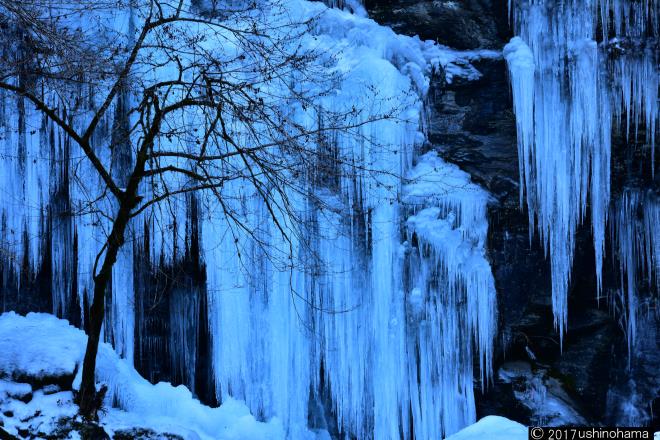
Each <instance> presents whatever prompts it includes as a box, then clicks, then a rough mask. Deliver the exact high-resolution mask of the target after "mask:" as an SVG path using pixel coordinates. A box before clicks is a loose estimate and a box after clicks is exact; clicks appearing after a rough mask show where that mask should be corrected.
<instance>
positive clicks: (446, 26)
mask: <svg viewBox="0 0 660 440" xmlns="http://www.w3.org/2000/svg"><path fill="white" fill-rule="evenodd" d="M364 3H365V6H366V7H367V9H368V10H369V16H371V17H372V18H374V19H375V20H376V21H378V22H379V23H381V24H385V25H388V26H391V27H392V29H394V30H395V31H396V32H398V33H401V34H407V35H419V37H420V38H421V39H423V40H435V41H437V42H438V43H440V44H444V45H447V46H451V47H454V48H456V49H477V48H498V47H500V46H501V44H500V42H501V41H502V40H503V39H506V38H507V35H508V33H509V29H508V26H507V20H508V19H507V9H508V8H507V2H506V0H453V1H452V0H449V1H438V0H421V1H418V0H365V1H364Z"/></svg>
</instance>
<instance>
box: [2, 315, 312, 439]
mask: <svg viewBox="0 0 660 440" xmlns="http://www.w3.org/2000/svg"><path fill="white" fill-rule="evenodd" d="M86 342H87V336H86V335H85V333H83V332H82V331H81V330H79V329H77V328H75V327H73V326H71V325H69V323H68V322H67V321H65V320H62V319H58V318H56V317H54V316H52V315H48V314H45V313H30V314H28V315H27V316H20V315H18V314H16V313H14V312H8V313H4V314H2V315H0V353H2V356H0V377H5V378H12V379H17V378H21V379H22V380H23V381H28V382H29V381H33V380H34V381H36V382H39V381H42V380H44V379H46V378H63V377H67V376H68V377H70V378H73V377H74V375H75V379H73V388H74V389H75V388H77V386H78V384H79V383H80V377H81V373H82V368H81V365H82V359H83V355H84V352H85V344H86ZM96 380H97V383H99V384H100V383H104V384H106V385H107V386H108V393H107V395H106V402H105V403H106V408H107V409H106V410H105V411H102V412H101V414H100V417H101V420H100V423H101V425H103V426H104V428H105V429H106V431H109V432H113V431H115V430H118V429H125V428H132V427H140V428H148V429H152V430H154V431H156V432H167V433H172V434H177V435H180V436H182V437H183V438H185V439H200V440H205V439H245V440H248V439H254V440H262V439H283V438H284V437H285V435H284V430H283V428H282V424H281V422H280V421H279V420H278V419H276V418H274V419H272V420H270V421H269V422H268V423H261V422H258V421H257V420H256V419H255V418H254V417H253V416H252V415H251V414H250V412H249V410H248V409H247V407H246V406H245V405H244V404H243V403H242V402H239V401H236V400H232V399H228V400H226V401H225V402H224V403H223V404H222V406H220V407H219V408H210V407H208V406H205V405H202V404H201V403H200V402H199V400H197V399H195V398H194V397H193V396H192V394H191V393H190V391H189V390H188V389H187V388H186V387H184V386H182V385H180V386H177V387H174V386H172V385H170V384H169V383H163V382H161V383H158V384H155V385H153V384H151V383H149V382H148V381H147V380H146V379H144V378H143V377H141V376H140V375H139V374H138V372H137V371H135V369H134V368H133V367H132V366H131V365H130V364H129V363H128V361H126V360H124V359H121V358H120V357H119V356H118V355H117V353H115V352H114V350H113V349H112V347H111V346H110V345H108V344H105V343H102V344H101V345H100V346H99V353H98V358H97V372H96ZM2 383H4V384H5V385H6V386H3V387H2V391H3V392H2V393H0V400H2V398H3V397H6V396H8V395H12V394H25V393H26V392H28V390H27V387H28V385H23V384H13V385H12V384H7V383H5V382H4V381H3V382H2ZM23 388H25V389H23ZM40 396H41V397H40ZM54 396H55V397H49V396H45V395H44V392H35V399H32V401H30V402H29V404H22V403H20V402H19V403H17V402H13V403H12V404H13V405H18V406H19V407H20V408H17V409H16V411H15V412H20V411H22V412H25V413H26V414H27V413H34V412H36V410H39V411H41V413H43V414H44V415H45V417H48V415H49V414H50V415H52V417H51V418H52V419H55V418H57V417H58V416H61V415H62V411H58V408H59V409H61V408H62V407H66V408H67V409H68V411H65V413H66V415H67V416H73V415H74V414H75V411H72V410H71V407H72V405H71V402H72V397H73V395H72V393H71V392H61V393H57V395H54ZM36 397H39V398H38V399H37V398H36ZM51 401H52V402H51ZM111 406H115V408H111ZM19 410H20V411H19ZM42 428H43V427H42ZM310 436H312V437H313V434H312V433H310Z"/></svg>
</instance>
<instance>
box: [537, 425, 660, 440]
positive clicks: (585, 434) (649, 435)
mask: <svg viewBox="0 0 660 440" xmlns="http://www.w3.org/2000/svg"><path fill="white" fill-rule="evenodd" d="M527 432H528V434H527V438H528V439H529V440H582V439H589V440H600V439H653V431H652V430H651V429H648V428H608V427H602V428H578V427H575V428H570V427H563V428H548V427H540V426H536V427H531V428H529V429H528V431H527Z"/></svg>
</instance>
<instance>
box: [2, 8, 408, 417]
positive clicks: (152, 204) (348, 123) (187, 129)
mask: <svg viewBox="0 0 660 440" xmlns="http://www.w3.org/2000/svg"><path fill="white" fill-rule="evenodd" d="M121 14H123V15H121ZM118 17H119V18H118ZM121 17H124V18H127V20H128V26H127V27H126V26H124V29H123V30H118V29H117V28H116V26H115V25H116V23H117V22H118V21H121V20H120V18H121ZM315 19H316V18H315V17H311V18H305V19H300V18H295V17H291V16H290V15H289V13H288V12H287V10H286V9H285V8H279V6H278V5H277V2H276V1H275V0H254V1H244V0H233V1H223V2H216V1H215V0H214V1H211V2H204V1H203V0H197V1H193V2H192V5H191V4H189V3H188V2H184V0H127V1H121V0H115V1H112V0H106V1H104V2H97V1H94V2H91V1H85V0H69V1H67V2H61V1H54V0H52V1H51V0H0V25H1V26H3V27H4V28H5V29H8V30H13V31H12V32H14V33H12V32H7V33H6V35H7V37H6V38H9V39H12V38H13V39H15V40H16V41H17V45H19V46H20V47H21V48H23V49H25V50H18V49H17V50H14V51H11V52H5V53H3V54H2V55H1V58H0V66H2V67H0V89H4V90H6V91H9V92H12V93H14V94H15V95H16V96H18V97H20V99H21V100H22V101H21V102H23V101H26V102H28V103H29V104H30V105H31V106H33V107H34V108H36V109H37V110H38V111H40V112H42V113H43V115H45V117H46V118H47V119H49V120H50V121H52V122H53V123H54V124H55V125H56V126H57V127H58V129H59V130H61V131H62V132H63V133H65V134H66V136H68V138H69V139H70V140H71V141H72V142H74V143H75V144H77V146H78V147H79V148H80V150H81V151H82V153H83V154H84V158H85V160H86V161H87V163H88V165H89V167H90V168H91V169H92V170H93V171H94V172H95V173H96V174H97V175H98V176H99V177H100V179H101V181H102V182H103V188H102V189H101V190H100V192H99V193H98V194H97V195H96V196H94V197H90V200H89V203H88V209H89V210H94V211H98V212H100V213H101V214H102V215H103V216H105V217H106V218H107V219H109V220H110V224H111V228H110V230H109V231H108V233H107V237H106V238H105V242H104V243H103V245H102V247H101V249H100V250H99V252H98V255H97V256H96V263H95V265H94V272H93V274H92V275H93V285H94V288H93V297H92V302H91V307H90V310H89V323H90V326H89V339H88V343H87V349H86V352H85V358H84V364H83V373H82V383H81V386H80V390H79V394H78V402H79V405H80V411H81V414H82V415H83V416H85V417H94V416H95V414H96V411H97V409H98V408H97V407H98V403H99V402H98V400H99V399H98V397H97V391H96V387H95V380H94V375H95V367H96V355H97V350H98V344H99V338H100V334H101V327H102V323H103V319H104V313H105V312H104V298H105V294H106V290H107V289H108V286H109V283H110V282H111V277H112V268H113V265H114V264H115V262H116V261H117V255H118V252H119V250H120V248H121V247H122V245H123V244H124V241H125V234H126V231H127V228H129V225H130V224H131V221H132V219H134V218H136V217H138V216H140V215H144V213H146V212H149V211H150V210H153V209H160V207H161V206H162V205H163V204H167V203H168V201H169V200H171V199H172V198H173V197H178V196H180V195H184V194H195V195H197V194H201V193H203V194H205V195H211V196H213V197H214V198H215V200H216V201H217V203H218V204H219V205H220V206H221V208H222V209H223V211H224V216H225V217H226V218H227V219H231V220H232V221H234V222H235V226H236V227H238V228H244V229H245V230H246V231H245V232H247V233H250V232H251V231H250V230H249V227H248V226H246V225H244V224H243V223H242V222H241V220H240V216H238V215H237V213H236V212H234V211H233V209H232V207H231V205H230V204H228V203H225V202H226V194H225V192H224V186H225V185H226V184H227V183H228V182H232V181H242V182H247V183H249V185H251V187H252V189H253V190H254V191H255V192H256V193H257V194H258V195H259V196H260V197H261V199H262V200H263V202H264V204H265V206H266V208H267V210H268V212H269V213H270V214H271V216H272V221H273V222H274V224H275V225H276V226H277V228H278V229H279V230H280V232H281V233H282V235H283V236H285V237H286V236H287V235H288V234H291V233H295V231H293V232H292V231H291V228H290V227H287V226H285V225H281V224H280V222H279V221H278V219H281V218H282V214H285V215H287V216H289V217H290V218H292V219H293V220H294V222H292V224H296V223H297V222H299V221H300V219H298V218H297V217H296V216H297V213H296V212H295V209H293V208H292V207H291V206H290V205H289V203H288V197H289V196H290V194H291V193H292V192H302V193H304V194H306V195H307V196H312V194H310V193H309V190H308V185H307V184H308V183H309V182H312V183H313V184H315V185H328V186H332V181H333V175H336V173H337V172H338V171H337V170H334V169H333V167H337V168H341V167H342V166H345V165H348V166H354V167H357V166H358V165H357V164H355V163H353V162H350V159H349V158H346V157H342V155H341V154H340V153H337V151H338V150H337V149H336V145H334V144H333V139H334V137H335V136H336V133H338V132H341V133H342V135H344V136H345V135H351V136H355V137H356V138H360V137H362V135H361V133H362V130H361V129H362V127H363V126H364V125H365V124H369V123H372V122H373V121H375V120H376V119H388V118H394V117H396V115H395V114H394V112H393V111H391V110H387V109H388V108H390V109H391V108H392V106H383V108H384V109H385V110H384V111H383V112H375V113H376V114H375V115H374V112H373V109H371V110H370V112H369V113H365V112H364V110H363V109H359V108H351V109H341V110H338V111H334V112H333V111H330V110H328V109H324V108H323V105H322V102H323V99H324V97H325V96H327V95H328V94H330V93H331V92H332V90H333V88H334V87H336V84H337V81H340V78H338V77H337V76H336V75H335V74H332V73H330V72H332V70H331V69H328V66H331V65H332V55H329V54H324V53H321V52H319V51H317V50H314V49H313V48H309V47H304V46H303V45H302V44H301V41H302V38H301V37H302V33H304V32H308V31H309V30H310V29H311V27H313V26H314V25H315ZM113 26H115V27H113ZM309 84H313V85H314V87H309ZM364 93H365V94H367V93H369V91H364ZM374 99H375V98H374ZM111 108H114V109H117V108H119V110H120V111H118V112H117V114H120V115H123V117H124V118H123V119H121V120H119V121H115V124H114V126H113V132H112V136H111V137H110V140H109V142H107V144H106V145H99V139H100V138H101V136H98V132H99V130H100V128H99V127H100V126H102V125H103V124H104V122H103V121H105V120H106V119H107V118H108V113H109V112H110V111H111ZM300 114H307V115H314V118H313V119H314V120H313V123H305V122H303V121H301V120H300V117H299V115H300ZM361 166H364V165H361Z"/></svg>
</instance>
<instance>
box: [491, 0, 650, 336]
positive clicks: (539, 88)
mask: <svg viewBox="0 0 660 440" xmlns="http://www.w3.org/2000/svg"><path fill="white" fill-rule="evenodd" d="M513 9H514V10H513V15H514V22H515V25H514V27H515V30H516V33H517V34H518V35H519V36H517V37H514V38H513V39H512V40H511V42H510V43H509V44H508V45H507V46H506V47H505V50H504V56H505V58H506V60H507V64H508V67H509V72H510V76H511V84H512V89H513V100H514V109H515V112H516V124H517V131H518V150H519V165H520V170H521V177H520V179H521V184H520V187H521V205H522V204H523V203H522V201H523V194H524V195H526V197H525V199H524V200H525V201H526V203H527V209H528V214H529V223H530V230H531V229H533V228H536V229H537V230H538V232H539V235H540V238H541V241H542V243H543V245H544V249H545V251H546V254H547V255H548V256H549V257H550V262H551V270H552V305H553V314H554V322H555V327H556V328H557V330H558V331H559V334H560V338H563V333H564V331H565V327H566V320H567V313H568V311H567V294H568V290H569V285H570V274H571V270H572V261H573V255H574V247H575V243H574V241H575V233H576V230H577V227H578V225H579V224H581V223H582V221H583V220H584V218H585V212H586V209H587V206H588V205H590V207H591V212H590V214H591V226H592V233H593V241H594V250H595V269H596V279H597V292H596V295H597V297H600V294H601V289H602V278H603V276H602V273H603V258H604V243H605V225H606V223H607V217H608V206H609V201H610V157H611V142H612V140H611V139H612V124H613V121H621V120H622V119H623V116H624V115H625V122H624V128H625V130H626V134H627V136H630V137H636V136H637V130H638V128H639V127H642V126H643V127H644V128H645V129H646V139H645V140H646V142H647V143H648V144H649V145H650V146H651V160H652V161H654V148H655V147H654V144H655V132H656V130H657V128H658V124H659V122H660V119H659V117H658V104H657V102H658V71H657V61H655V58H656V55H654V54H653V52H652V51H644V50H641V51H639V50H636V49H635V48H632V47H631V48H628V47H627V46H633V45H631V44H628V45H627V46H626V45H624V46H626V48H624V47H623V46H621V45H620V39H627V40H633V39H635V38H640V37H644V36H646V35H647V34H653V35H655V34H657V27H656V28H647V27H646V26H647V24H648V23H657V4H656V2H655V1H648V2H626V1H620V0H611V1H595V0H594V1H587V2H576V1H570V2H565V3H555V2H549V1H548V2H546V1H543V0H519V1H517V2H516V3H515V4H514V5H513ZM610 16H611V17H612V20H611V22H610V20H609V17H610ZM599 17H600V21H601V23H602V24H603V40H604V43H603V45H602V47H601V48H598V46H597V44H596V42H595V39H596V38H597V35H596V28H597V23H598V21H599ZM610 25H611V26H612V27H611V28H610V27H609V26H610ZM611 32H612V33H614V34H615V35H616V37H617V38H614V39H612V40H611V41H610V40H609V35H610V33H611ZM610 59H611V60H610ZM652 166H653V165H652ZM587 202H589V203H587ZM530 234H531V231H530Z"/></svg>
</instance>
